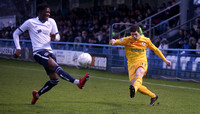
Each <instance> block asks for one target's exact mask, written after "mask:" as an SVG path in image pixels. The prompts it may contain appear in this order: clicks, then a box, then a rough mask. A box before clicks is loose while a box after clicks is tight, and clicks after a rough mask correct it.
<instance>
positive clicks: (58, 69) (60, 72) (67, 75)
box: [55, 66, 75, 83]
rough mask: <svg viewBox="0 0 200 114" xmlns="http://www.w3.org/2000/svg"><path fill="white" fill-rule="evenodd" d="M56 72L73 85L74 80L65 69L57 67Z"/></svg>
mask: <svg viewBox="0 0 200 114" xmlns="http://www.w3.org/2000/svg"><path fill="white" fill-rule="evenodd" d="M55 72H56V73H57V74H58V75H59V76H60V77H61V78H62V79H64V80H67V81H70V82H71V83H74V80H75V79H74V78H73V77H72V76H71V75H69V74H68V73H66V72H64V71H63V69H62V68H61V67H60V66H57V67H56V70H55Z"/></svg>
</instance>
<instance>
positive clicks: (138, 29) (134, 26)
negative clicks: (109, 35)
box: [130, 25, 140, 32]
mask: <svg viewBox="0 0 200 114" xmlns="http://www.w3.org/2000/svg"><path fill="white" fill-rule="evenodd" d="M130 31H131V32H136V31H138V32H140V28H139V26H138V25H133V26H132V27H131V29H130Z"/></svg>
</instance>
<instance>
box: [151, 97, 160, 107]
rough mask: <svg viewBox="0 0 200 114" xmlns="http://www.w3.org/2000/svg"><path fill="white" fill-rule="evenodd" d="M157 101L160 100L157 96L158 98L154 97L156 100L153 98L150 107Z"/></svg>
mask: <svg viewBox="0 0 200 114" xmlns="http://www.w3.org/2000/svg"><path fill="white" fill-rule="evenodd" d="M157 99H158V95H156V97H154V98H151V102H150V104H149V105H150V106H153V105H154V103H155V102H156V100H157Z"/></svg>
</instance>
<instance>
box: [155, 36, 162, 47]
mask: <svg viewBox="0 0 200 114" xmlns="http://www.w3.org/2000/svg"><path fill="white" fill-rule="evenodd" d="M161 40H162V38H161V37H158V38H157V39H156V40H155V42H154V45H155V46H156V47H157V48H158V47H159V46H160V42H161Z"/></svg>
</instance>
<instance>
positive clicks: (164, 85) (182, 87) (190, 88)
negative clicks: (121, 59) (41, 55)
mask: <svg viewBox="0 0 200 114" xmlns="http://www.w3.org/2000/svg"><path fill="white" fill-rule="evenodd" d="M0 67H5V68H14V69H21V70H30V71H40V72H44V70H39V69H33V68H24V67H14V66H8V65H7V66H6V65H0ZM71 74H72V75H75V76H79V77H81V76H82V75H77V74H73V73H71ZM90 77H92V78H96V79H103V80H112V81H121V82H129V81H128V80H121V79H113V78H104V77H98V76H90ZM143 83H145V84H149V85H156V86H163V87H172V88H180V89H189V90H198V91H200V89H199V88H192V87H184V86H173V85H166V84H157V83H151V82H143Z"/></svg>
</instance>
